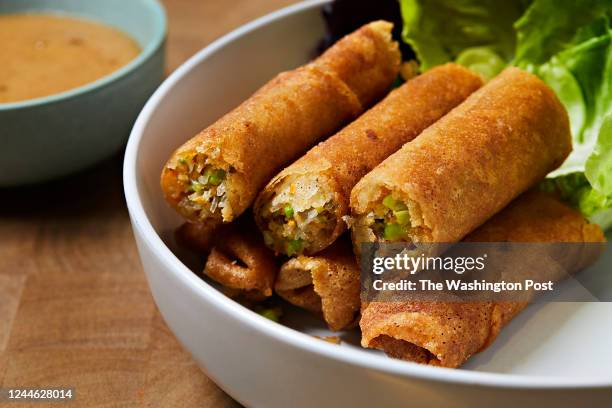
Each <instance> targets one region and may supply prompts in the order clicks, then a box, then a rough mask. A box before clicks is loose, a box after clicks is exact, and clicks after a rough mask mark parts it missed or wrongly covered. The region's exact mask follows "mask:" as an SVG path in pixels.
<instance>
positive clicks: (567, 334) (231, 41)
mask: <svg viewBox="0 0 612 408" xmlns="http://www.w3.org/2000/svg"><path fill="white" fill-rule="evenodd" d="M322 35H323V23H322V20H321V17H320V10H318V9H317V8H304V9H301V11H299V12H296V13H291V14H288V15H286V16H284V17H283V18H281V19H276V20H273V21H271V22H269V23H267V24H266V25H264V26H258V25H255V26H247V27H246V28H242V29H240V30H239V31H238V32H234V33H232V34H230V35H229V36H228V37H226V38H225V39H223V40H221V41H220V42H216V43H215V44H213V45H212V46H211V47H208V48H207V49H206V50H205V51H203V52H201V53H200V54H198V55H197V56H196V57H195V58H194V59H192V60H191V61H190V62H188V63H187V64H186V65H185V66H183V67H182V68H180V69H179V70H178V71H177V72H176V73H175V74H174V75H173V76H172V77H171V78H169V80H168V81H167V82H166V83H165V84H164V85H163V86H162V88H160V90H159V91H158V92H157V93H156V95H155V96H154V97H153V99H154V100H155V103H153V104H150V106H148V108H149V109H147V108H145V112H144V113H143V115H144V117H141V120H142V121H143V123H144V128H143V131H142V135H140V139H139V141H138V144H136V145H135V149H136V151H137V153H136V154H137V156H136V167H137V168H136V169H135V177H136V183H137V190H138V194H139V196H140V200H141V201H142V206H143V208H144V211H145V213H146V216H147V217H148V220H149V221H150V223H151V224H152V226H153V228H154V229H155V231H156V232H157V233H158V234H159V236H160V237H161V238H162V240H163V241H164V242H165V244H166V245H167V246H168V247H169V248H170V249H171V250H172V251H173V252H174V253H175V254H176V255H177V256H178V257H179V258H180V259H181V260H182V261H183V262H184V263H185V264H186V265H187V266H190V267H191V268H192V270H195V271H196V272H199V270H200V269H199V267H200V266H199V264H198V262H197V261H196V260H194V258H193V257H190V256H189V255H188V254H186V253H184V252H183V251H181V250H180V249H178V248H177V247H176V245H175V243H174V242H173V238H172V237H173V231H174V229H175V228H176V227H177V226H178V225H180V224H181V222H182V221H181V219H180V217H179V216H178V215H177V214H175V213H174V212H173V211H172V210H171V209H170V208H169V207H168V206H167V205H166V204H165V202H164V200H163V198H162V193H161V189H160V187H159V175H160V171H161V169H162V166H163V164H164V163H165V161H166V160H167V158H168V157H169V156H170V154H171V153H172V151H173V150H174V149H175V148H176V147H178V146H179V145H180V144H181V143H182V142H184V141H186V140H187V139H189V138H190V137H191V136H193V135H194V134H196V133H197V132H198V131H199V130H201V129H202V128H203V127H205V126H207V125H208V124H210V123H212V122H213V121H214V120H216V119H217V118H218V117H219V116H221V115H222V114H224V113H225V112H227V111H228V110H230V109H232V108H233V107H235V106H236V105H238V104H239V103H240V102H241V101H242V100H244V99H245V98H246V97H248V96H249V95H250V94H251V93H252V92H253V91H254V90H255V89H257V88H258V87H259V86H260V85H262V84H263V83H265V82H266V81H268V80H269V79H270V78H272V77H273V76H274V75H276V74H277V73H279V72H280V71H283V70H286V69H290V68H294V67H296V66H298V65H300V64H302V63H304V62H306V61H307V60H308V59H309V58H311V57H312V55H313V51H314V49H315V47H316V45H317V43H318V41H319V40H320V39H321V37H322ZM132 137H135V135H132ZM136 137H138V136H136ZM128 151H129V148H128ZM126 171H130V169H127V168H126ZM128 200H129V197H128ZM606 257H607V258H606V260H605V262H604V264H603V265H604V266H603V267H604V268H605V265H606V264H609V262H610V260H611V259H612V257H611V256H610V253H607V254H606ZM601 272H605V271H601ZM610 316H612V304H610V303H548V304H537V305H533V306H531V307H529V308H528V310H526V311H525V312H524V313H522V314H521V315H520V316H519V317H518V318H517V319H515V320H514V321H513V322H512V323H511V324H510V325H509V326H508V327H507V328H506V329H504V330H503V331H502V334H501V336H500V337H499V338H498V339H497V341H496V342H495V343H494V344H493V346H492V347H490V348H489V349H487V350H486V351H485V352H483V353H480V354H479V355H476V356H474V357H473V358H472V359H471V360H470V361H469V362H468V363H467V364H466V365H465V366H464V367H463V368H462V370H475V371H481V372H491V373H508V374H520V375H530V376H545V377H565V378H581V377H592V378H597V379H611V380H612V378H611V376H612V375H611V373H610V368H609V367H610V366H611V365H612V351H611V350H610V347H609V341H608V339H609V338H611V336H612V324H610ZM284 324H286V325H288V326H290V327H293V328H294V329H296V330H299V331H301V332H304V333H308V334H316V335H331V334H332V333H330V332H327V331H326V330H325V329H324V327H323V325H322V324H321V323H319V322H318V321H317V320H316V319H314V318H312V317H310V316H308V315H306V314H304V313H300V312H297V311H295V310H294V309H291V312H290V313H289V315H288V316H287V319H286V320H285V321H284ZM341 338H342V339H343V342H342V345H341V347H338V348H337V352H338V353H344V352H345V351H344V350H346V349H347V348H353V349H358V350H360V352H363V353H375V354H380V353H378V352H375V351H371V350H363V349H361V348H360V347H359V345H358V344H359V333H358V331H354V332H351V333H347V334H343V335H341ZM379 358H380V359H387V357H385V356H384V355H382V354H380V357H379ZM593 359H597V360H598V363H597V364H593ZM386 361H388V360H386Z"/></svg>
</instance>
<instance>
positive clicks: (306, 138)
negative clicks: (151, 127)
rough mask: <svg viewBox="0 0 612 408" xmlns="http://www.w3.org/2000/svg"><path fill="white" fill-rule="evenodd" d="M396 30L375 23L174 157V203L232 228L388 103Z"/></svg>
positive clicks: (167, 176) (167, 170)
mask: <svg viewBox="0 0 612 408" xmlns="http://www.w3.org/2000/svg"><path fill="white" fill-rule="evenodd" d="M391 28H392V24H391V23H387V22H384V21H377V22H373V23H370V24H367V25H365V26H363V27H362V28H360V29H359V30H357V31H355V32H354V33H352V34H350V35H348V36H346V37H345V38H343V39H341V40H340V41H338V42H337V43H336V44H335V45H334V46H332V47H331V48H330V49H329V50H327V51H326V52H325V53H324V54H322V55H321V56H320V57H318V58H317V59H315V60H314V61H312V62H311V63H309V64H307V65H305V66H303V67H300V68H298V69H296V70H293V71H288V72H284V73H281V74H279V75H278V76H277V77H276V78H274V79H273V80H271V81H270V82H268V83H267V84H266V85H264V86H263V87H262V88H260V89H259V90H258V91H257V92H256V93H255V94H254V95H252V96H251V97H250V98H249V99H247V100H246V101H245V102H243V103H242V104H241V105H240V106H238V107H237V108H236V109H234V110H233V111H231V112H229V113H228V114H226V115H225V116H223V117H222V118H220V119H219V120H218V121H217V122H215V123H213V124H212V125H211V126H209V127H208V128H206V129H204V130H203V131H202V132H200V133H199V134H198V135H196V136H195V137H193V138H192V139H191V140H189V141H188V142H187V143H185V144H184V145H183V146H181V147H179V148H178V149H177V150H176V151H175V152H174V153H173V154H172V156H171V157H170V159H169V160H168V162H167V163H166V165H165V166H164V169H163V171H162V175H161V186H162V190H163V192H164V195H165V198H166V200H167V201H168V202H169V203H170V205H171V206H172V207H174V208H175V209H176V210H177V211H178V212H179V213H181V214H182V215H183V216H184V217H185V218H187V219H189V220H191V221H207V222H208V221H212V220H217V221H221V220H222V221H224V222H229V221H232V220H233V219H234V218H236V217H237V216H239V215H240V214H241V213H242V212H243V211H244V210H246V209H247V208H248V207H249V206H250V205H251V204H252V202H253V200H254V199H255V195H256V194H257V192H258V191H259V190H261V188H262V187H263V186H264V185H265V183H267V182H268V181H269V180H270V178H271V177H272V176H273V175H274V174H275V173H276V172H278V170H280V169H281V168H282V166H284V165H285V164H287V163H289V162H291V161H292V160H294V159H295V158H296V157H297V156H299V155H300V154H302V153H303V152H304V151H305V150H306V149H308V148H309V147H311V146H312V145H314V144H315V143H316V142H318V141H319V140H321V139H322V138H323V137H326V136H328V135H330V134H332V133H334V132H335V131H336V130H337V129H339V128H340V127H341V126H342V125H344V124H346V123H347V122H349V121H351V120H352V119H354V118H355V117H357V116H358V115H359V114H361V113H362V112H363V111H364V109H365V108H367V107H368V106H369V105H371V104H372V103H374V102H375V101H376V100H377V99H379V98H381V97H382V96H384V94H385V93H386V92H387V91H388V89H389V87H390V85H391V83H392V82H393V80H394V79H395V78H396V76H397V73H398V71H399V64H400V53H399V48H398V45H397V43H396V42H394V41H392V39H391Z"/></svg>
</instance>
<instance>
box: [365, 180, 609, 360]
mask: <svg viewBox="0 0 612 408" xmlns="http://www.w3.org/2000/svg"><path fill="white" fill-rule="evenodd" d="M465 241H470V242H575V243H584V242H587V243H600V242H605V238H604V236H603V233H602V231H601V229H600V228H599V226H597V225H595V224H590V223H589V222H588V221H587V220H585V219H584V217H583V216H582V215H581V214H580V213H578V212H577V211H575V210H574V209H572V208H570V207H568V206H566V205H565V204H563V203H561V202H560V201H558V200H557V199H556V198H555V197H553V196H551V195H548V194H546V193H543V192H540V191H531V192H528V193H526V194H524V195H523V196H521V197H520V198H519V199H517V200H516V201H514V202H513V203H512V204H511V205H510V206H508V207H507V208H506V209H504V210H503V211H502V212H501V213H499V214H497V215H496V216H495V217H493V218H492V219H491V220H489V221H488V222H487V223H485V224H484V225H483V226H481V227H480V228H479V229H477V230H476V231H474V232H472V233H471V234H470V235H468V236H467V237H466V239H465ZM582 248H583V251H582V253H580V251H571V257H566V259H564V260H563V263H564V264H565V265H564V266H565V267H566V268H567V269H566V271H567V272H570V273H571V272H577V271H578V270H580V269H583V268H585V267H587V266H589V265H590V264H591V263H593V262H594V261H595V259H596V258H597V255H598V253H595V252H594V251H591V250H589V249H588V248H586V247H582ZM517 262H519V263H521V264H522V263H524V262H525V260H524V259H517ZM527 305H528V302H527V301H520V302H515V301H503V302H488V301H480V302H459V301H458V302H400V301H388V302H387V301H373V302H370V303H369V304H368V305H367V306H366V307H365V309H364V310H363V316H362V318H361V321H360V326H361V331H362V336H363V337H362V342H361V344H362V346H363V347H369V348H375V349H380V350H383V351H385V352H386V353H387V354H388V355H389V356H391V357H395V358H400V359H404V360H409V361H415V362H418V363H423V364H430V365H437V366H443V367H453V368H454V367H459V366H460V365H461V364H463V363H464V362H465V361H466V360H467V359H468V358H469V357H470V356H471V355H473V354H474V353H477V352H479V351H482V350H483V349H485V348H486V347H487V346H489V345H490V344H491V343H492V342H493V340H495V338H496V337H497V335H498V334H499V333H500V331H501V329H502V328H503V327H504V326H505V325H506V324H507V323H508V322H510V320H512V318H514V317H515V316H516V315H517V314H518V313H520V312H521V310H523V309H524V308H525V307H526V306H527Z"/></svg>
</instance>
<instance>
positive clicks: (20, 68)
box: [0, 14, 140, 103]
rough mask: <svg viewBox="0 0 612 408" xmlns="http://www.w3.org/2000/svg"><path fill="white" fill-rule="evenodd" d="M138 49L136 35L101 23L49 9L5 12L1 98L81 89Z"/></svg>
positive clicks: (0, 27) (0, 29) (0, 25)
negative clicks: (18, 12) (31, 12)
mask: <svg viewBox="0 0 612 408" xmlns="http://www.w3.org/2000/svg"><path fill="white" fill-rule="evenodd" d="M139 53H140V47H139V46H138V44H137V43H136V42H135V41H134V40H133V39H132V38H130V37H129V36H127V35H126V34H124V33H123V32H121V31H119V30H117V29H115V28H112V27H109V26H105V25H102V24H98V23H94V22H91V21H86V20H79V19H75V18H69V17H63V16H55V15H47V14H6V15H0V103H6V102H16V101H22V100H26V99H32V98H39V97H42V96H47V95H52V94H56V93H60V92H64V91H67V90H69V89H72V88H76V87H78V86H81V85H84V84H87V83H89V82H92V81H95V80H96V79H99V78H102V77H103V76H106V75H108V74H110V73H111V72H113V71H116V70H117V69H119V68H121V67H122V66H124V65H125V64H127V63H128V62H130V61H131V60H133V59H134V58H135V57H136V56H137V55H138V54H139Z"/></svg>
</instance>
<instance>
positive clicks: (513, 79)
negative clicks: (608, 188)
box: [351, 68, 571, 243]
mask: <svg viewBox="0 0 612 408" xmlns="http://www.w3.org/2000/svg"><path fill="white" fill-rule="evenodd" d="M570 151H571V136H570V129H569V121H568V116H567V112H566V111H565V108H564V107H563V105H562V104H561V103H560V101H559V100H558V98H557V96H556V95H555V93H554V92H553V91H552V90H551V89H550V88H549V87H548V86H547V85H546V84H545V83H544V82H542V81H541V80H540V79H538V78H537V77H535V76H534V75H531V74H529V73H527V72H525V71H522V70H520V69H518V68H508V69H506V70H504V71H503V72H502V73H501V74H500V75H498V76H497V77H496V78H495V79H493V80H492V81H490V82H489V83H487V84H486V85H485V86H483V87H482V88H481V89H479V90H478V91H476V92H474V93H473V94H472V95H470V96H469V97H468V98H467V99H466V100H465V102H463V103H462V104H461V105H459V106H458V107H456V108H455V109H453V110H452V111H451V112H450V113H449V114H447V115H446V116H444V117H443V118H442V119H440V120H439V121H437V122H436V123H434V124H433V125H432V126H430V127H429V128H427V129H426V130H425V131H424V132H423V133H422V134H421V135H420V136H419V137H417V138H416V139H415V140H414V141H412V142H410V143H407V144H406V145H404V146H403V147H402V148H401V149H400V150H398V151H397V152H396V153H394V154H392V155H391V156H389V158H387V159H386V160H385V161H383V162H382V163H381V164H380V165H379V166H378V167H376V168H375V169H374V170H372V171H371V172H370V173H368V174H367V175H366V176H365V177H363V178H362V179H361V180H360V181H359V183H357V185H356V186H355V188H354V189H353V191H352V192H351V210H352V212H353V214H354V215H355V217H356V220H355V226H354V228H353V238H354V242H355V243H359V242H373V241H381V240H389V239H386V238H385V236H381V234H380V233H378V234H377V233H376V229H375V228H373V227H372V226H373V225H376V223H375V217H376V215H375V214H376V212H377V211H379V210H377V208H380V206H381V203H382V202H383V199H384V198H386V197H389V196H390V198H391V199H392V201H393V202H396V201H399V202H401V203H403V204H402V205H403V206H404V207H406V210H407V211H408V213H409V217H408V222H407V223H406V225H405V226H404V230H402V231H401V232H398V231H394V232H397V233H395V234H393V235H400V234H404V235H403V236H402V237H401V239H397V240H398V241H406V242H447V243H450V242H457V241H459V240H461V239H462V238H463V237H464V236H466V235H467V234H468V233H469V232H471V231H472V230H474V229H475V228H476V227H478V226H479V225H481V224H482V223H484V222H485V221H486V220H487V219H489V218H490V217H491V216H492V215H493V214H495V213H497V212H498V211H500V210H501V209H502V208H504V207H505V206H506V205H507V204H508V203H509V202H510V201H511V200H513V199H514V198H515V197H517V196H518V195H519V194H521V193H522V192H524V191H526V190H527V189H529V188H530V187H531V186H533V185H534V184H535V183H537V182H538V181H540V180H542V179H543V178H544V177H545V176H546V174H547V173H549V172H550V171H552V170H554V169H555V168H557V167H558V166H559V165H560V164H561V163H562V162H563V161H564V160H565V158H566V157H567V155H568V154H569V152H570ZM373 214H374V215H373ZM391 240H392V241H395V240H396V239H391Z"/></svg>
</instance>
